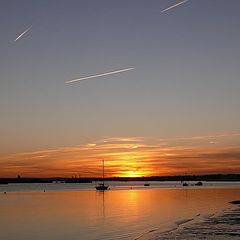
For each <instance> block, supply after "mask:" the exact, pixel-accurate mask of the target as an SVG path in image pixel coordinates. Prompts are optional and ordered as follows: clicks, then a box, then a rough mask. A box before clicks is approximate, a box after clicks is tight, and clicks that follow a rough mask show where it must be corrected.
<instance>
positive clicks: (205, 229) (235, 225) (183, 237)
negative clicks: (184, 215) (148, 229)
mask: <svg viewBox="0 0 240 240" xmlns="http://www.w3.org/2000/svg"><path fill="white" fill-rule="evenodd" d="M239 238H240V206H239V205H238V206H234V207H229V208H227V209H225V210H223V211H221V212H218V213H215V214H210V215H209V216H202V217H201V216H197V217H196V219H188V220H186V221H185V223H184V222H183V223H176V228H175V229H174V230H170V231H166V232H165V233H161V234H157V233H155V234H152V236H148V237H146V238H145V239H152V240H153V239H154V240H170V239H178V240H190V239H219V240H224V239H239Z"/></svg>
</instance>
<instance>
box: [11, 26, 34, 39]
mask: <svg viewBox="0 0 240 240" xmlns="http://www.w3.org/2000/svg"><path fill="white" fill-rule="evenodd" d="M30 29H31V27H29V28H28V29H26V30H25V31H24V32H22V33H21V34H20V35H19V36H17V38H16V39H15V40H14V42H16V41H17V40H18V39H19V38H21V37H22V36H23V35H24V34H26V33H27V32H28V31H29V30H30Z"/></svg>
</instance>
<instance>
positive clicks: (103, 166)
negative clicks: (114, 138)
mask: <svg viewBox="0 0 240 240" xmlns="http://www.w3.org/2000/svg"><path fill="white" fill-rule="evenodd" d="M102 181H103V185H104V159H103V178H102Z"/></svg>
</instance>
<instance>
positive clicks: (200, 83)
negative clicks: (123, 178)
mask: <svg viewBox="0 0 240 240" xmlns="http://www.w3.org/2000/svg"><path fill="white" fill-rule="evenodd" d="M177 2H179V1H175V0H174V1H173V0H158V1H156V0H151V1H146V0H123V1H117V0H114V1H113V0H102V1H97V0H86V1H83V0H81V1H74V0H68V1H66V0H65V1H63V0H60V1H59V0H58V1H56V0H55V1H53V0H48V1H46V0H45V1H30V0H29V1H25V0H21V1H16V0H10V1H4V0H3V1H1V8H0V31H1V38H0V53H1V54H0V110H1V124H0V134H1V140H0V153H1V154H10V153H15V152H20V151H31V150H37V149H45V148H54V147H63V146H74V145H77V144H84V143H88V142H94V141H97V140H98V139H103V138H104V137H146V138H148V137H151V138H155V139H161V138H176V137H188V136H198V135H209V134H219V133H223V134H224V133H236V132H240V129H239V121H240V112H239V102H240V94H239V89H240V81H239V76H240V68H239V62H240V48H239V42H240V31H239V23H240V15H239V8H240V2H239V1H238V0H231V1H227V0H201V1H199V0H190V1H188V2H187V3H185V4H182V5H181V6H178V7H176V8H174V9H172V10H170V11H168V12H165V13H161V10H163V9H164V8H166V7H168V6H171V5H173V4H175V3H177ZM29 26H31V29H30V31H29V32H28V33H27V34H25V35H24V36H23V37H22V38H20V39H19V40H18V41H16V42H14V39H15V38H16V37H17V35H18V34H20V33H21V32H23V31H24V30H26V29H27V28H28V27H29ZM128 67H134V68H135V69H134V70H132V71H129V72H125V73H121V74H117V75H112V76H106V77H101V78H96V79H91V80H88V81H84V82H79V83H76V84H72V85H66V84H64V82H65V81H67V80H71V79H74V78H79V77H83V76H87V75H92V74H98V73H103V72H108V71H114V70H118V69H122V68H128Z"/></svg>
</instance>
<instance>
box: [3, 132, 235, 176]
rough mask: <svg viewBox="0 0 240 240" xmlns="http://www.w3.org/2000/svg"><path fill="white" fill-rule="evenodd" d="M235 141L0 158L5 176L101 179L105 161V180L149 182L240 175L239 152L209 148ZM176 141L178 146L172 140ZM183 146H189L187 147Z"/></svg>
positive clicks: (151, 142)
mask: <svg viewBox="0 0 240 240" xmlns="http://www.w3.org/2000/svg"><path fill="white" fill-rule="evenodd" d="M213 136H214V137H215V138H222V137H230V136H232V137H234V142H235V138H236V137H238V136H239V134H216V135H211V136H210V135H209V136H201V137H200V136H197V137H189V138H187V137H186V138H175V139H184V140H187V139H188V140H189V141H190V142H192V141H193V139H199V138H201V139H206V141H205V145H202V144H200V145H193V146H189V145H188V144H185V145H184V144H182V143H181V144H170V143H171V141H172V140H171V139H168V141H167V140H166V139H165V140H164V144H163V140H162V139H160V140H159V139H149V138H143V137H132V138H131V137H125V138H121V137H115V138H104V139H102V140H99V141H96V142H91V143H86V144H83V145H77V146H72V147H60V148H56V149H45V150H41V151H33V152H23V153H15V154H11V155H7V156H1V157H0V168H1V176H16V175H17V174H21V175H23V176H40V177H48V176H68V177H71V176H74V175H81V176H85V177H87V176H101V160H102V159H105V166H106V175H107V176H149V175H176V174H185V173H186V172H187V173H188V174H204V173H219V172H236V173H237V172H238V173H239V171H240V147H239V146H238V145H233V144H230V143H228V144H225V145H219V144H218V143H216V144H209V137H211V138H212V137H213ZM174 141H175V140H174ZM184 143H185V142H184Z"/></svg>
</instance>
